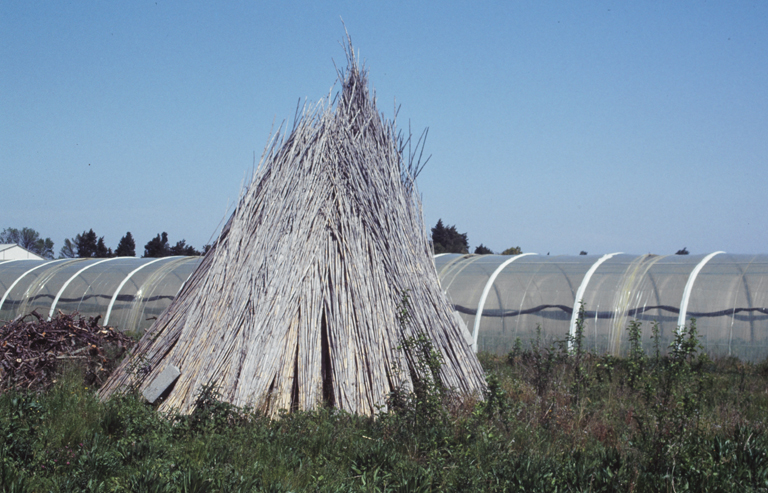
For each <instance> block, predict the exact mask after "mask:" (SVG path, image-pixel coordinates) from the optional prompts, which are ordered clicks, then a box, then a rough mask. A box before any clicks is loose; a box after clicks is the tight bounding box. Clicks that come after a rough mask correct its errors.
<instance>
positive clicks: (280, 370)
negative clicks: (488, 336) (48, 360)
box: [101, 44, 484, 414]
mask: <svg viewBox="0 0 768 493" xmlns="http://www.w3.org/2000/svg"><path fill="white" fill-rule="evenodd" d="M347 60H348V68H347V70H346V71H345V73H344V72H342V73H341V74H340V75H339V78H340V80H341V84H342V88H341V92H340V95H339V96H338V97H337V98H336V99H335V107H334V102H325V101H321V103H319V104H318V105H316V106H314V107H312V108H309V109H307V108H305V109H304V111H303V113H302V114H301V116H300V117H297V119H296V121H295V123H294V126H293V128H292V130H291V131H290V133H289V134H288V136H287V137H285V138H284V139H283V140H282V141H279V139H277V138H276V139H273V144H272V145H271V146H269V147H268V149H267V151H266V152H265V155H264V156H263V158H262V161H261V164H260V166H259V171H258V172H257V174H256V176H255V178H254V180H253V181H252V183H251V184H250V186H249V187H248V188H247V190H246V191H245V192H244V194H243V196H242V197H241V199H240V202H239V204H238V206H237V208H236V210H235V212H234V213H233V215H232V216H231V218H230V219H229V221H228V223H227V224H226V226H225V227H224V229H223V231H222V233H221V235H220V237H219V239H218V240H217V242H216V243H215V246H214V247H213V248H212V249H211V251H210V252H209V253H208V254H207V256H206V257H205V259H204V260H203V262H202V264H201V265H200V267H199V268H198V269H197V271H196V272H195V273H194V274H193V275H192V276H191V278H190V279H189V280H188V282H187V284H186V285H185V287H184V289H183V290H182V292H181V293H180V294H179V296H178V297H177V298H176V299H175V300H174V302H173V303H172V304H171V306H170V307H169V308H168V310H167V311H166V312H165V313H164V314H163V315H162V316H161V317H160V318H159V319H158V320H157V321H156V322H155V324H154V325H153V326H152V327H151V328H150V329H149V331H148V332H147V334H146V335H145V336H144V338H143V339H142V340H141V341H140V343H139V345H138V346H137V349H136V351H135V352H134V354H133V356H132V359H130V360H128V361H126V362H124V364H123V365H122V366H121V367H120V368H119V369H118V370H117V371H116V372H115V374H114V375H113V377H112V378H111V379H110V380H109V381H108V382H107V383H106V384H105V386H104V387H103V389H102V394H101V395H102V396H103V397H106V396H108V395H109V394H111V393H112V392H114V391H116V390H118V389H122V388H132V387H133V388H135V386H138V388H140V389H141V388H146V387H147V386H148V385H150V384H151V382H152V381H153V379H155V378H156V377H157V375H159V374H160V373H161V372H162V371H163V370H164V369H165V368H166V367H167V366H169V365H173V366H175V367H177V368H178V369H179V370H180V371H181V375H180V377H179V379H178V381H177V382H176V383H175V387H173V389H172V391H171V392H170V393H169V394H168V396H167V398H166V400H165V401H164V402H163V404H161V409H168V408H176V409H178V410H180V411H182V412H189V411H191V409H192V407H193V406H194V398H195V395H196V394H197V392H198V391H199V389H200V388H201V387H202V386H203V385H215V386H217V387H218V390H219V392H220V393H221V395H222V396H223V398H224V399H226V400H227V401H229V402H231V403H233V404H236V405H241V406H242V405H250V406H253V407H255V408H257V409H262V410H264V411H265V412H267V413H269V414H275V413H277V411H278V410H280V409H289V410H292V409H301V410H306V409H311V408H314V407H316V406H318V405H323V404H327V405H333V406H336V407H339V408H341V409H345V410H347V411H350V412H356V413H363V414H372V413H375V412H376V410H377V408H380V406H383V405H385V403H386V399H387V396H388V395H389V394H390V392H391V391H393V390H395V389H399V390H406V391H407V390H408V389H410V388H412V386H413V383H414V381H415V380H416V379H419V378H428V376H424V375H419V374H418V372H416V371H415V369H416V368H419V365H417V364H414V363H415V358H417V357H418V356H417V355H415V354H406V353H407V352H405V351H403V350H402V349H399V346H400V345H401V342H402V341H403V340H406V339H409V338H414V337H419V336H422V338H424V337H425V338H426V339H427V340H428V341H430V343H431V344H432V345H433V346H434V348H435V349H436V350H437V351H439V353H440V354H441V355H442V358H443V361H444V365H443V366H442V368H441V369H440V371H439V379H440V381H441V383H442V385H443V386H444V387H445V388H449V389H453V390H454V391H455V392H457V393H460V394H477V393H479V392H480V391H481V390H482V389H483V388H484V379H483V371H482V368H481V367H480V365H479V363H478V361H477V359H476V357H475V355H474V353H473V352H472V350H471V348H470V346H469V345H468V344H467V342H466V340H465V338H464V336H463V334H462V332H461V330H462V329H461V328H460V327H459V325H458V323H457V321H456V320H455V319H454V318H453V316H452V312H451V309H450V306H449V304H448V302H447V300H446V299H445V296H444V294H443V293H442V291H441V289H440V287H439V284H438V278H437V274H436V272H435V268H434V265H433V263H432V258H431V247H430V244H429V239H428V236H427V234H426V229H425V227H424V223H423V219H422V213H421V203H420V200H419V197H418V193H417V191H416V189H415V185H414V182H413V180H414V175H415V174H416V172H417V170H418V169H419V166H420V164H419V162H420V158H419V159H418V160H417V159H415V158H414V156H416V155H417V153H416V152H413V153H410V152H407V153H406V149H405V148H406V146H407V145H408V140H406V139H403V138H402V137H400V136H399V135H398V134H397V132H396V128H395V124H394V122H390V121H386V120H384V119H383V118H382V117H381V116H380V115H379V113H378V111H377V109H376V106H375V100H374V99H372V98H371V97H370V95H369V92H368V83H367V78H366V72H365V69H364V68H361V67H360V66H359V65H358V62H357V60H356V59H355V55H354V51H353V49H352V47H351V44H350V45H349V49H348V51H347ZM417 147H418V146H417ZM403 293H407V296H408V299H409V303H408V305H409V307H408V312H409V316H408V317H407V320H405V319H403V320H402V321H399V319H398V315H399V309H400V308H402V303H401V300H402V297H403ZM137 362H140V363H141V366H142V367H144V368H148V369H149V370H150V371H149V372H148V374H144V373H137V372H130V371H129V370H128V369H129V368H136V367H137ZM398 368H399V369H401V371H398V370H397V369H398Z"/></svg>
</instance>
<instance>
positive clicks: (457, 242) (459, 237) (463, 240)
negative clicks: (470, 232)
mask: <svg viewBox="0 0 768 493" xmlns="http://www.w3.org/2000/svg"><path fill="white" fill-rule="evenodd" d="M432 248H433V249H434V252H435V255H437V254H439V253H469V239H468V237H467V233H459V231H458V230H457V229H456V226H446V225H444V224H443V220H442V219H438V220H437V224H436V225H435V227H434V228H432ZM474 253H476V254H478V255H490V254H493V251H492V250H491V249H490V248H488V247H487V246H485V245H483V244H482V243H480V245H478V246H477V247H475V250H474ZM521 253H523V251H522V250H521V249H520V247H519V246H516V247H511V248H507V249H506V250H504V251H503V252H501V255H520V254H521Z"/></svg>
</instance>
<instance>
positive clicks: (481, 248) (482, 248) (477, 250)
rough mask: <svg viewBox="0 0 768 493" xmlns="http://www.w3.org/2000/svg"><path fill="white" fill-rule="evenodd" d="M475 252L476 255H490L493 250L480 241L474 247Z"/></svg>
mask: <svg viewBox="0 0 768 493" xmlns="http://www.w3.org/2000/svg"><path fill="white" fill-rule="evenodd" d="M475 253H476V254H478V255H491V254H493V251H491V249H490V248H488V247H487V246H485V245H483V244H482V243H480V246H479V247H477V248H475Z"/></svg>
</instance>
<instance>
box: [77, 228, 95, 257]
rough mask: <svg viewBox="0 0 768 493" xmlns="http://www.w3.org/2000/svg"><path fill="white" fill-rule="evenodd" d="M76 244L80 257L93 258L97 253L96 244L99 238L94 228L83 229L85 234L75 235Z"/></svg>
mask: <svg viewBox="0 0 768 493" xmlns="http://www.w3.org/2000/svg"><path fill="white" fill-rule="evenodd" d="M74 240H75V245H76V246H77V256H78V257H79V258H91V257H94V256H95V255H96V245H97V244H98V238H97V237H96V233H94V232H93V230H92V229H89V230H88V231H83V234H79V235H77V236H75V238H74Z"/></svg>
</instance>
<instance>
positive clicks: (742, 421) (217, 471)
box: [0, 324, 768, 492]
mask: <svg viewBox="0 0 768 493" xmlns="http://www.w3.org/2000/svg"><path fill="white" fill-rule="evenodd" d="M642 329H643V330H651V328H650V327H643V328H642ZM628 330H629V332H630V333H629V337H630V340H633V341H637V340H639V334H638V333H637V332H639V330H640V327H638V326H636V325H634V324H633V325H631V326H630V327H629V329H628ZM633 331H634V332H635V335H633ZM697 341H698V339H697V336H696V333H695V326H693V327H689V328H687V329H686V330H685V331H684V333H682V334H680V336H679V337H678V340H677V342H676V343H675V344H673V345H672V346H671V347H669V348H659V351H658V353H654V354H650V355H648V354H645V353H642V352H641V350H640V349H639V346H638V345H637V344H635V345H634V346H632V347H631V349H630V352H629V354H628V355H627V356H626V357H623V358H615V357H611V356H605V355H595V354H591V353H589V352H584V351H582V350H581V349H580V344H579V340H578V336H577V338H576V339H574V340H572V341H570V343H571V344H570V347H569V344H568V342H567V341H561V342H558V343H555V344H554V345H551V346H546V347H545V346H543V345H542V344H541V343H540V342H537V341H536V340H534V341H520V342H519V344H518V345H517V346H516V348H515V350H514V351H512V352H511V353H510V354H509V355H508V356H506V357H498V356H491V355H487V354H483V355H481V361H482V363H483V366H484V368H485V369H486V372H487V381H488V392H487V394H486V395H485V396H484V400H480V399H474V400H473V399H469V400H467V399H465V400H458V399H456V398H455V396H452V395H451V393H450V391H449V390H446V389H442V388H440V387H439V386H438V385H434V384H431V383H429V382H427V384H425V385H423V386H422V387H420V388H419V389H417V390H418V391H417V392H416V393H415V394H406V393H401V394H400V395H395V396H393V398H392V405H391V406H390V409H389V410H388V411H386V412H384V411H382V412H381V413H380V414H379V415H378V416H377V418H375V419H374V418H368V417H360V416H353V415H350V414H346V413H344V412H340V411H336V410H333V409H321V410H318V411H314V412H298V413H293V414H284V415H282V416H281V417H280V418H279V419H269V418H266V417H264V416H262V415H260V414H259V413H257V412H252V411H249V410H247V409H237V408H233V407H231V406H229V405H228V404H225V403H222V402H220V401H218V400H217V399H216V392H215V389H206V392H204V393H202V394H201V395H200V396H199V403H198V404H199V405H198V408H197V411H195V413H193V414H192V415H190V416H176V415H167V416H163V415H159V414H158V413H157V412H156V411H155V410H153V408H151V407H149V406H147V405H145V404H143V403H142V402H141V400H140V399H138V398H137V397H136V396H133V395H127V396H122V397H117V398H112V399H111V400H109V401H107V402H105V403H101V402H99V401H98V400H97V399H96V397H95V396H94V389H93V388H88V387H86V384H85V383H84V380H83V379H82V377H81V375H80V374H79V372H78V369H77V368H75V367H71V368H70V369H69V370H68V371H66V373H65V374H64V375H62V376H61V378H59V379H58V381H57V382H56V384H55V385H54V386H53V387H52V388H51V389H50V390H48V391H46V392H44V393H39V394H34V393H18V392H6V393H4V394H3V395H1V396H0V434H2V444H1V449H0V462H1V463H2V466H1V467H0V483H2V491H5V492H10V491H14V492H16V491H34V492H43V491H55V492H58V491H132V492H141V491H174V492H175V491H179V492H189V491H275V492H278V491H674V492H681V491H768V456H766V453H767V452H768V438H766V433H765V432H766V414H767V411H768V365H767V364H765V363H763V364H759V365H754V364H748V363H743V362H740V361H738V360H735V359H720V360H717V361H712V360H710V359H709V358H707V357H706V355H702V354H701V353H700V351H699V349H700V348H699V346H698V343H697ZM428 363H430V362H428ZM430 364H432V363H430Z"/></svg>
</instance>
